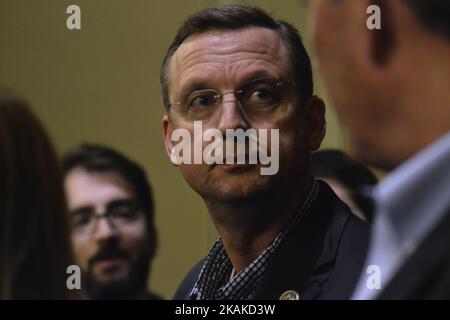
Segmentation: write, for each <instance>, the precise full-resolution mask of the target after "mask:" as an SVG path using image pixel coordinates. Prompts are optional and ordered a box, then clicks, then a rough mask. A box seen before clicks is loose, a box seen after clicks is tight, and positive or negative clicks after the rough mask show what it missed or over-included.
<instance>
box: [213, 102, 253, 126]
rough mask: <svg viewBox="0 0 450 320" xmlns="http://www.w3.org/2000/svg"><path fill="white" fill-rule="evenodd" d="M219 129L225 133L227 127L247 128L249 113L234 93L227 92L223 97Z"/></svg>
mask: <svg viewBox="0 0 450 320" xmlns="http://www.w3.org/2000/svg"><path fill="white" fill-rule="evenodd" d="M219 109H220V111H219V120H218V124H217V129H219V130H220V131H222V132H223V133H224V134H225V131H226V129H239V128H241V129H247V128H248V127H249V123H248V119H247V115H246V114H245V111H244V110H243V108H241V106H240V104H239V101H238V100H237V98H236V95H235V94H234V93H226V94H224V95H223V97H222V103H221V106H220V108H219Z"/></svg>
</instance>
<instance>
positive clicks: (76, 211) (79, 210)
mask: <svg viewBox="0 0 450 320" xmlns="http://www.w3.org/2000/svg"><path fill="white" fill-rule="evenodd" d="M93 211H94V207H93V206H82V207H78V208H75V209H73V210H69V212H70V213H71V214H73V215H75V214H81V213H91V212H93Z"/></svg>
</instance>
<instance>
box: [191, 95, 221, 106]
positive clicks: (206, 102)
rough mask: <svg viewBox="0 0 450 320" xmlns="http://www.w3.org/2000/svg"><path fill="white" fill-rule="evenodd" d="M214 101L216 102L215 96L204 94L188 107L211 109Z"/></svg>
mask: <svg viewBox="0 0 450 320" xmlns="http://www.w3.org/2000/svg"><path fill="white" fill-rule="evenodd" d="M215 101H216V95H215V94H205V95H201V96H198V97H196V98H194V99H193V100H192V102H191V103H190V107H191V108H206V107H211V106H213V105H214V104H215Z"/></svg>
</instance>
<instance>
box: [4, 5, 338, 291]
mask: <svg viewBox="0 0 450 320" xmlns="http://www.w3.org/2000/svg"><path fill="white" fill-rule="evenodd" d="M231 2H232V1H211V0H210V1H208V0H196V1H181V0H179V1H168V0H166V1H163V0H117V1H114V0H71V1H67V0H40V1H35V0H29V1H25V0H0V87H8V88H11V89H14V90H16V91H17V92H19V93H21V94H23V95H24V96H25V97H26V98H27V99H28V100H29V101H30V102H31V103H32V105H33V107H34V109H35V111H36V113H37V114H38V115H39V117H40V118H41V119H42V121H43V122H44V124H45V125H46V127H47V128H48V130H49V132H50V134H51V136H52V138H53V140H54V142H55V145H56V147H57V150H58V152H59V153H60V154H61V153H62V152H64V151H66V150H67V149H68V148H70V147H71V146H73V145H74V144H77V143H79V142H82V141H89V142H100V143H105V144H108V145H111V146H114V147H116V148H118V149H119V150H121V151H123V152H125V153H126V154H127V155H128V156H130V157H132V158H133V159H135V160H137V161H138V162H139V163H141V164H142V165H143V166H144V167H145V169H146V170H147V173H148V176H149V178H150V180H151V183H152V185H153V188H154V194H155V199H156V204H157V208H156V209H157V212H156V223H157V228H158V230H159V239H160V248H159V253H158V256H157V259H156V261H155V262H154V267H153V273H152V277H151V286H152V288H153V289H155V290H156V291H157V292H160V293H161V294H163V295H164V296H165V297H167V298H169V297H171V296H172V294H173V293H174V291H175V289H176V287H177V285H178V283H179V282H180V281H181V279H182V277H183V276H184V274H185V273H186V272H187V271H188V269H189V268H190V267H191V266H192V265H193V264H194V263H195V262H196V261H197V260H198V259H199V258H200V257H202V256H203V255H205V254H206V253H207V252H208V249H209V247H210V245H211V242H212V241H213V240H214V239H215V238H216V233H215V231H214V228H213V227H212V225H211V224H210V222H209V218H208V216H207V213H206V210H205V209H204V207H203V205H202V202H201V200H200V199H199V197H198V196H197V195H196V194H195V193H194V192H193V191H192V190H191V189H190V188H189V187H188V186H187V185H186V184H185V183H184V181H183V179H182V177H181V175H180V174H179V172H178V170H177V169H175V168H174V167H172V166H171V165H170V164H169V161H168V159H167V158H166V155H165V152H164V148H163V144H162V139H161V137H162V136H161V129H160V119H161V116H162V114H163V109H162V100H161V94H160V90H159V78H158V75H159V69H160V64H161V61H162V58H163V55H164V53H165V50H166V49H167V47H168V45H169V44H170V42H171V40H172V38H173V36H174V35H175V32H176V29H177V28H178V26H179V24H180V23H181V22H182V21H183V20H184V19H185V18H186V17H187V16H188V15H189V14H191V13H193V12H195V11H197V10H199V9H202V8H205V7H207V6H213V5H217V4H225V3H231ZM235 3H236V1H235ZM246 3H250V4H254V5H258V6H261V7H262V8H264V9H266V10H268V11H269V12H271V13H273V14H274V15H275V16H276V17H278V18H281V19H284V20H287V21H289V22H291V23H293V24H294V25H295V26H297V27H298V28H299V29H300V31H301V33H302V34H305V28H306V25H307V19H306V17H307V12H306V11H305V10H304V8H303V7H302V6H301V4H300V1H287V0H286V1H275V0H273V1H247V2H246ZM70 4H77V5H79V6H80V7H81V23H82V29H81V30H74V31H69V30H68V29H67V28H66V18H67V14H66V8H67V6H68V5H70ZM306 38H307V37H306ZM306 43H307V45H308V41H307V39H306ZM308 47H309V46H308ZM316 93H318V94H320V95H321V96H323V95H324V92H323V89H322V88H321V86H320V84H319V83H318V82H317V81H316ZM327 119H328V133H327V136H326V140H325V142H324V144H323V147H340V148H341V147H343V140H344V139H343V132H342V129H341V128H340V126H339V124H338V123H337V121H336V118H335V115H334V113H333V112H332V110H331V109H330V108H328V111H327Z"/></svg>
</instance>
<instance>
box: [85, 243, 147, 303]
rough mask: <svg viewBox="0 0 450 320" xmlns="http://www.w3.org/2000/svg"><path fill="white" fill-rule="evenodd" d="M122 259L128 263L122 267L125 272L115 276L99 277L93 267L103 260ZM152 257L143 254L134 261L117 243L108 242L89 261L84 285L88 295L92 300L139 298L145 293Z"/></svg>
mask: <svg viewBox="0 0 450 320" xmlns="http://www.w3.org/2000/svg"><path fill="white" fill-rule="evenodd" d="M114 258H120V259H123V260H125V261H126V262H127V266H122V269H123V270H120V274H119V275H117V273H119V271H116V272H115V273H116V274H114V272H113V273H111V274H102V275H100V276H99V275H97V274H95V273H94V270H93V265H94V264H95V263H96V262H98V261H101V260H105V259H114ZM149 266H150V256H149V255H148V254H141V255H139V256H138V257H137V259H135V261H133V259H132V258H131V255H130V253H129V252H127V251H126V250H124V249H122V248H120V247H119V246H118V244H117V242H112V241H111V242H108V243H107V244H105V245H104V246H103V247H102V248H101V249H100V250H99V251H98V252H97V254H95V255H94V256H93V257H92V258H91V259H90V260H89V266H88V270H86V272H85V273H84V274H85V281H84V283H85V284H86V285H85V288H86V293H87V294H88V296H89V298H90V299H92V300H117V299H122V300H127V299H134V298H137V295H139V294H140V293H142V292H145V289H146V286H147V279H148V274H149Z"/></svg>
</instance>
